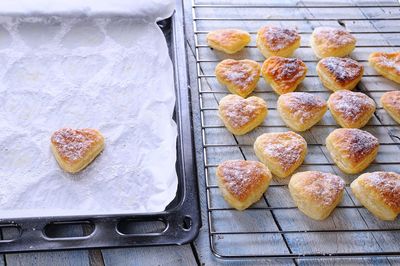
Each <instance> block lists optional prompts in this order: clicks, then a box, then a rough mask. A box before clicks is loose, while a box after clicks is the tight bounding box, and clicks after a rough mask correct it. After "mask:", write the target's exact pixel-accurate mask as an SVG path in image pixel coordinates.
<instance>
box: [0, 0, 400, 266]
mask: <svg viewBox="0 0 400 266" xmlns="http://www.w3.org/2000/svg"><path fill="white" fill-rule="evenodd" d="M184 2H185V6H184V9H185V25H186V29H185V31H186V37H187V48H188V49H187V56H188V61H189V74H190V83H191V89H192V103H193V116H194V130H195V136H196V137H195V138H196V149H197V150H196V152H197V162H198V179H199V188H200V200H201V209H202V222H203V227H202V228H201V231H200V234H199V237H198V238H197V240H196V241H195V242H194V243H192V244H188V245H184V246H166V247H144V248H142V247H139V248H125V249H102V250H77V251H57V252H37V253H21V254H8V255H4V256H3V257H2V258H1V259H0V265H1V264H3V265H6V264H7V265H32V264H37V265H196V264H203V265H215V264H224V265H255V264H273V265H277V264H284V265H293V264H302V265H318V264H321V263H324V264H332V265H333V264H335V265H336V264H338V265H342V264H353V265H364V264H382V265H398V264H400V257H391V258H385V257H380V258H357V259H354V258H353V259H325V260H324V261H322V260H320V259H296V260H293V259H279V260H272V259H258V260H256V259H246V260H223V259H218V258H217V257H216V256H214V255H213V254H212V252H211V250H210V245H209V231H208V230H209V228H208V220H207V219H208V216H207V200H206V188H205V182H204V178H205V176H204V168H203V164H204V161H203V150H202V145H201V144H202V136H201V122H200V111H199V95H198V87H197V68H196V47H195V42H194V34H193V27H192V6H191V2H190V1H184ZM335 2H338V1H335ZM196 3H197V4H202V3H204V4H208V3H215V1H211V0H210V1H206V0H197V1H196ZM218 3H220V4H232V3H234V4H238V3H239V1H231V0H221V1H219V2H218ZM240 3H243V4H265V3H266V1H264V0H243V1H240ZM313 3H316V4H318V3H321V2H320V1H314V2H312V1H300V2H293V1H286V0H274V1H268V4H278V5H279V4H291V5H293V4H298V5H308V4H313ZM329 3H331V2H329ZM339 3H342V4H351V3H349V1H339ZM355 3H357V4H359V5H361V4H370V5H377V6H378V5H381V4H393V3H396V1H389V0H385V1H374V0H363V1H354V2H353V4H355ZM318 10H319V9H308V8H300V9H294V10H293V9H292V10H291V11H290V12H293V14H291V16H292V17H293V18H296V17H299V16H300V17H304V18H318V17H321V13H318V12H321V10H319V11H318ZM323 11H324V12H326V17H327V18H329V16H332V13H330V12H329V10H326V9H325V10H323ZM248 12H252V13H251V14H250V15H251V16H252V17H260V18H261V17H266V14H270V13H271V9H269V10H268V9H265V8H264V9H263V8H260V9H244V8H231V9H212V8H202V9H199V10H196V17H203V18H204V17H210V18H212V17H221V16H226V17H234V18H238V19H239V20H237V21H215V22H214V23H213V24H208V25H212V27H213V28H219V27H221V28H223V27H239V28H242V29H245V30H248V31H251V32H254V31H255V30H257V28H258V27H259V26H260V25H264V24H266V21H262V20H260V21H249V20H244V21H241V20H240V18H248V17H249V13H248ZM285 12H288V11H287V9H279V8H276V9H273V14H272V15H271V16H270V18H273V17H275V16H276V17H279V16H281V15H282V16H286V17H287V16H288V14H287V13H285ZM334 15H335V16H340V17H346V16H347V17H350V18H365V16H367V17H385V16H386V17H397V18H398V17H400V8H394V9H388V8H379V7H378V8H372V9H371V8H343V9H340V14H334ZM201 23H205V22H202V21H200V22H199V23H198V25H201ZM296 23H297V22H296V21H295V22H294V23H289V26H293V25H294V26H296ZM323 23H325V24H324V25H336V26H339V24H342V25H343V23H344V25H345V26H346V27H347V28H349V29H350V30H353V31H357V29H366V28H370V29H371V30H373V31H378V32H379V31H381V30H383V31H385V30H386V31H390V30H393V31H400V21H399V20H387V21H386V20H379V21H375V22H374V21H365V20H361V21H345V20H342V21H336V20H333V21H326V22H325V21H324V22H321V21H318V20H316V21H311V22H309V27H310V29H312V28H313V27H314V26H318V25H322V24H323ZM203 26H204V25H203ZM204 27H205V26H204ZM204 36H205V35H203V36H200V35H199V43H201V44H204ZM252 36H253V41H252V43H251V45H254V39H255V38H254V36H255V35H254V34H252ZM370 36H371V35H369V36H368V34H359V35H358V36H357V38H358V41H359V44H360V45H361V46H362V44H363V43H364V44H365V43H372V44H376V45H377V47H376V48H374V47H363V48H358V49H356V51H354V52H353V54H352V56H353V58H355V59H357V60H361V61H362V62H363V64H364V65H366V62H365V59H366V58H367V56H368V54H369V53H370V52H371V51H375V50H385V51H393V50H399V47H400V46H399V45H400V35H397V36H393V35H389V34H378V35H374V39H373V40H371V38H370ZM302 43H303V44H306V43H305V42H304V40H303V42H302ZM379 45H382V46H385V48H382V49H380V48H379ZM201 50H202V51H201V53H202V54H201V56H204V57H206V58H207V59H211V60H210V61H212V62H203V63H200V65H199V66H200V68H201V71H202V74H210V73H211V74H212V72H213V68H214V67H215V65H216V63H217V62H218V61H219V60H222V59H224V58H228V56H226V55H223V54H221V53H218V52H215V51H211V50H210V49H206V48H204V49H203V48H201ZM296 56H298V57H300V58H308V57H313V55H312V54H311V50H310V49H300V50H299V51H298V52H296ZM233 57H234V58H245V57H248V58H251V59H257V60H259V61H260V62H262V60H263V57H262V56H261V54H260V53H259V52H258V51H257V50H256V49H255V48H248V49H247V51H245V52H242V53H239V54H237V55H234V56H233ZM311 65H312V63H311ZM313 67H315V64H314V65H313ZM310 73H315V69H312V70H311V69H310ZM366 73H373V70H371V69H370V68H368V67H367V68H366ZM203 81H204V84H203V85H204V87H203V88H206V89H210V90H216V91H224V89H223V88H222V87H221V86H220V85H218V84H217V83H216V81H215V79H212V78H210V79H204V80H203ZM303 84H304V86H303V88H306V87H309V88H322V87H321V85H320V84H319V81H318V79H317V78H308V79H307V80H306V81H304V82H303ZM266 86H267V85H265V83H263V81H260V83H259V86H258V90H260V91H262V90H263V89H265V88H266ZM359 89H361V90H364V91H367V92H368V91H374V92H372V93H370V96H371V97H372V98H374V100H375V101H376V102H378V100H379V97H380V96H381V95H382V92H380V91H379V90H381V91H384V90H388V89H400V86H399V85H396V84H394V83H393V82H390V81H388V80H386V79H384V78H381V77H371V78H368V79H363V81H362V82H361V84H360V86H359ZM304 90H305V91H306V90H307V89H304ZM257 94H258V95H259V96H260V97H263V98H264V99H266V100H267V102H268V105H269V106H270V107H274V106H275V103H276V95H274V94H265V93H264V94H263V93H257ZM320 94H321V95H322V97H324V98H327V95H329V92H328V91H326V92H323V93H320ZM224 95H226V94H223V93H222V94H210V96H209V98H203V100H205V101H204V102H203V106H204V105H206V106H207V107H208V108H210V109H211V110H210V113H209V114H206V115H205V116H206V118H205V119H206V120H207V123H210V124H215V125H220V124H221V123H220V121H219V120H218V118H217V117H216V115H215V114H216V112H215V110H214V111H213V110H212V109H213V108H215V107H217V103H218V100H219V99H220V98H221V97H223V96H224ZM378 106H379V105H378ZM331 119H332V118H331V117H330V115H329V114H327V115H326V117H325V118H324V120H323V122H322V123H328V122H329V121H331ZM278 120H279V118H278V117H277V116H276V113H275V114H274V111H270V114H269V118H267V123H269V122H270V123H274V121H278ZM374 120H376V121H378V122H387V121H391V120H390V118H389V117H388V116H387V115H386V114H385V113H384V111H383V110H378V111H377V117H375V118H374ZM376 121H375V122H376ZM324 130H325V131H326V128H324V127H322V131H321V129H320V128H319V127H315V128H313V129H312V130H310V131H308V132H306V133H305V134H304V136H305V138H306V139H307V140H308V141H313V140H314V141H317V140H318V139H319V138H321V136H325V135H326V133H327V132H324ZM389 130H390V134H391V135H388V131H386V132H381V131H380V129H379V128H376V130H375V131H376V132H375V131H374V133H375V134H377V135H379V137H380V138H392V137H393V134H394V136H397V137H400V129H399V127H393V128H389ZM263 131H265V128H261V129H257V130H255V131H254V132H251V133H250V134H248V135H246V136H243V137H234V136H233V135H232V134H229V133H228V132H227V131H226V130H225V129H224V128H215V129H211V130H209V131H206V134H207V135H206V140H207V143H219V142H221V143H236V144H252V143H253V141H254V139H255V137H257V136H258V135H259V134H260V132H263ZM397 141H398V140H397ZM383 149H385V148H383ZM383 151H384V152H383V153H382V156H391V157H393V156H398V157H399V158H400V156H399V153H398V152H397V153H396V152H395V153H393V151H387V153H385V150H383ZM323 152H324V151H323ZM311 156H312V154H311ZM233 158H236V159H237V158H247V159H254V155H253V154H252V151H251V148H249V149H247V148H243V149H241V148H239V147H230V148H228V149H227V150H226V151H225V152H224V153H213V152H212V151H211V152H209V153H208V158H207V160H208V161H214V162H220V161H222V160H225V159H233ZM382 158H383V157H382ZM388 167H389V166H388ZM389 168H390V167H389ZM394 168H395V169H393V166H392V169H393V170H396V169H397V172H400V171H399V170H400V169H399V165H395V166H394ZM302 169H303V170H304V169H306V167H303V168H302ZM321 170H325V171H329V172H335V173H338V174H340V175H341V176H343V175H342V174H341V173H340V172H337V169H335V168H334V167H332V166H321ZM343 177H344V178H345V179H346V181H347V182H349V180H351V179H350V178H352V177H349V176H343ZM353 178H354V177H353ZM275 182H278V181H275ZM278 183H279V182H278ZM217 192H218V191H217V190H215V191H214V192H210V195H211V196H212V197H213V204H217V205H218V206H225V205H224V204H225V203H224V202H223V200H222V199H221V198H220V197H218V193H217ZM268 193H270V194H271V197H275V199H276V200H278V199H279V201H281V202H280V204H288V205H290V204H292V203H291V201H290V198H288V196H287V195H288V194H287V189H286V187H283V188H282V189H280V190H279V189H276V190H275V189H273V190H269V191H268ZM270 194H268V197H269V195H270ZM353 200H354V199H353V198H352V197H351V193H350V192H349V191H347V193H346V196H345V200H344V201H345V203H347V204H355V203H354V202H353ZM260 204H262V203H260ZM268 219H271V217H269V216H268V215H266V214H257V212H252V211H245V212H241V213H239V212H227V214H226V216H221V217H219V219H218V220H217V221H215V223H220V225H214V226H221V227H222V228H225V229H235V228H236V229H238V230H239V229H240V230H243V228H252V227H257V226H259V223H263V222H266V221H269V220H268ZM278 219H279V217H278ZM280 219H281V222H283V221H284V220H285V219H286V221H288V219H290V220H289V221H288V222H289V223H290V222H291V221H297V222H298V223H300V224H302V225H305V224H307V223H308V222H309V221H308V220H307V218H305V217H304V216H303V215H302V214H301V213H299V212H298V211H297V210H293V211H292V212H290V215H288V216H286V217H285V216H282V217H280ZM227 221H231V222H227ZM358 222H361V223H366V226H373V225H374V223H375V222H376V221H375V220H373V219H370V216H369V214H368V213H366V212H365V210H362V211H360V212H357V213H349V212H347V213H346V212H342V213H340V214H338V215H336V214H335V219H334V218H329V219H328V220H326V221H325V224H324V225H327V226H329V227H333V228H341V227H345V226H348V224H349V223H350V224H351V223H358ZM398 222H399V220H397V223H398ZM273 226H275V225H273ZM286 226H289V225H288V224H286ZM296 226H297V225H296ZM257 237H258V236H255V239H254V242H256V241H257V240H259V239H257ZM338 237H339V238H345V239H338ZM397 237H398V236H397ZM247 238H248V236H247ZM300 240H301V239H300ZM300 240H299V239H292V241H291V242H290V241H289V242H286V243H284V242H282V240H280V241H276V242H275V243H273V245H269V246H263V248H265V249H266V250H267V251H268V249H271V250H272V251H274V250H276V249H296V241H300ZM398 240H400V239H398V238H397V239H396V241H397V242H395V243H396V244H397V245H398V243H400V242H399V241H398ZM246 241H248V239H247V240H246V239H244V238H243V245H240V239H239V242H238V240H237V239H236V240H235V241H232V243H229V241H227V240H225V242H224V245H226V244H228V245H229V244H231V251H232V252H235V251H240V250H249V252H260V250H258V249H259V248H260V247H259V245H255V244H254V243H253V244H254V245H253V244H251V243H250V245H248V242H246ZM238 243H239V244H238ZM299 243H301V242H299ZM337 243H341V246H337ZM343 243H344V244H343ZM385 244H388V245H390V244H393V239H385V238H382V237H380V236H376V235H371V236H369V237H367V238H365V237H363V236H361V235H357V234H351V235H346V236H345V235H340V236H336V237H333V241H330V242H324V241H322V242H321V241H320V240H319V239H316V241H315V243H313V244H312V245H311V246H310V247H308V248H311V249H313V248H316V249H317V248H318V247H319V245H328V246H330V247H332V248H336V249H337V250H346V251H351V250H352V249H354V248H357V247H358V246H359V245H370V246H371V248H373V249H376V250H382V247H383V249H384V246H385ZM297 248H299V247H297ZM397 250H398V248H397Z"/></svg>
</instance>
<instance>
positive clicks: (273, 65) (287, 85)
mask: <svg viewBox="0 0 400 266" xmlns="http://www.w3.org/2000/svg"><path fill="white" fill-rule="evenodd" d="M261 74H262V76H263V77H264V79H265V82H267V83H269V84H270V85H271V87H272V89H273V90H274V91H275V92H276V93H277V94H279V95H282V94H285V93H288V92H292V91H294V90H295V89H296V88H297V86H298V85H299V84H300V83H301V82H302V81H303V80H304V78H305V77H306V74H307V66H306V64H304V62H303V61H301V60H300V59H298V58H285V57H280V56H271V57H269V58H268V59H267V60H265V62H264V64H263V65H262V68H261Z"/></svg>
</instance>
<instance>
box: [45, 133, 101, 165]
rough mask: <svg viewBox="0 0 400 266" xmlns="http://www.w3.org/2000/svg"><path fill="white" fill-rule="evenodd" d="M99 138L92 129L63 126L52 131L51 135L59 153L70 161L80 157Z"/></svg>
mask: <svg viewBox="0 0 400 266" xmlns="http://www.w3.org/2000/svg"><path fill="white" fill-rule="evenodd" d="M101 140H102V137H101V136H100V135H99V134H98V133H97V132H96V131H94V130H92V129H81V130H74V129H71V128H63V129H59V130H57V131H56V132H54V134H53V135H52V137H51V142H52V143H53V144H54V145H55V146H56V149H57V151H58V153H59V155H60V156H61V157H62V158H64V159H66V160H68V161H70V162H73V161H77V160H79V159H82V158H83V157H84V156H85V155H86V154H87V152H88V151H89V150H90V149H91V148H92V147H93V145H95V144H96V143H99V142H100V141H101Z"/></svg>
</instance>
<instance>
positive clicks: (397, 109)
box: [381, 91, 400, 124]
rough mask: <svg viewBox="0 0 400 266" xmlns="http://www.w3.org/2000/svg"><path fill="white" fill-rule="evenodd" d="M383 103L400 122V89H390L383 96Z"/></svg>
mask: <svg viewBox="0 0 400 266" xmlns="http://www.w3.org/2000/svg"><path fill="white" fill-rule="evenodd" d="M381 104H382V106H383V108H384V109H385V110H386V112H388V114H389V115H390V116H391V117H392V118H393V119H394V120H395V121H396V122H397V123H399V124H400V91H388V92H385V93H384V94H383V95H382V97H381Z"/></svg>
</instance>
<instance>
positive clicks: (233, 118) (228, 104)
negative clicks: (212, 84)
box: [219, 94, 267, 128]
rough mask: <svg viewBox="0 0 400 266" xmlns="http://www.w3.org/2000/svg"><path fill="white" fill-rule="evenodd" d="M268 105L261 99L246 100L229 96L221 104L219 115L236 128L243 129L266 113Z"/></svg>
mask: <svg viewBox="0 0 400 266" xmlns="http://www.w3.org/2000/svg"><path fill="white" fill-rule="evenodd" d="M266 110H267V105H266V103H265V101H264V100H262V99H261V98H259V97H255V96H252V97H249V98H247V99H244V98H242V97H240V96H238V95H234V94H231V95H227V96H225V97H224V98H222V100H221V101H220V103H219V113H220V115H221V116H223V119H224V120H227V122H229V124H230V125H231V126H232V127H234V128H241V127H243V126H245V125H246V124H248V123H250V122H251V121H253V120H254V119H256V118H257V117H259V116H260V114H262V113H265V112H266Z"/></svg>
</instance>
